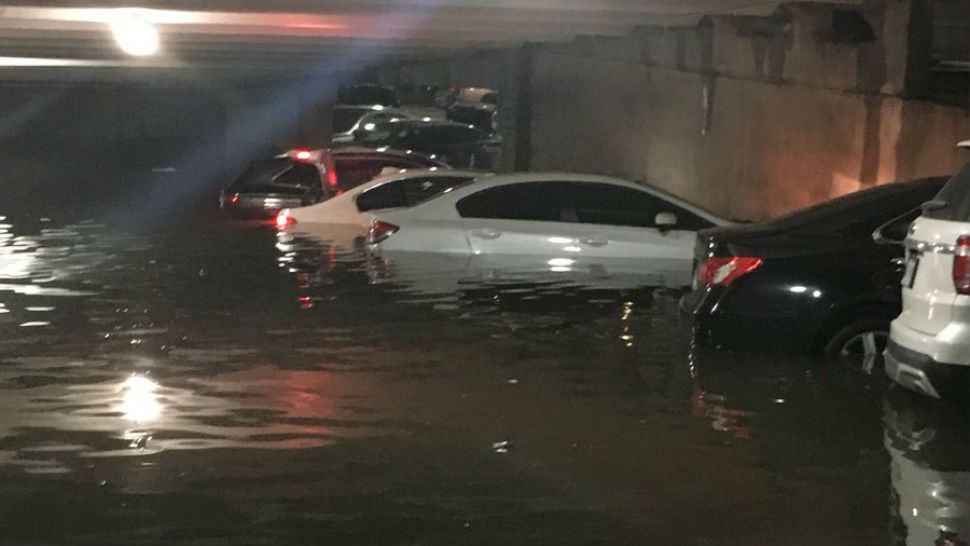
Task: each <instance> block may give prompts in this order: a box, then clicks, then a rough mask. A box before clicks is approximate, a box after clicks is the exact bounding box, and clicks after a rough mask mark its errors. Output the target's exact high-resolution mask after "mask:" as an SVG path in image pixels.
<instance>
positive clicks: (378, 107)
mask: <svg viewBox="0 0 970 546" xmlns="http://www.w3.org/2000/svg"><path fill="white" fill-rule="evenodd" d="M333 109H334V110H371V111H374V112H394V113H395V114H404V112H402V111H401V110H399V109H398V108H395V107H393V106H384V105H383V104H337V105H335V106H334V107H333Z"/></svg>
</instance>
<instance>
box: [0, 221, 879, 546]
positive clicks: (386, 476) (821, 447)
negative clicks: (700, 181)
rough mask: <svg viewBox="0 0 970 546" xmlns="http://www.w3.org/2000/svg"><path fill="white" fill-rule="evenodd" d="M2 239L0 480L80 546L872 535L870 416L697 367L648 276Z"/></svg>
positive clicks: (758, 377) (795, 369) (276, 241)
mask: <svg viewBox="0 0 970 546" xmlns="http://www.w3.org/2000/svg"><path fill="white" fill-rule="evenodd" d="M5 222H6V224H7V225H6V226H5V227H3V228H2V230H3V231H2V232H0V336H2V340H3V341H2V344H0V478H2V479H5V483H9V484H18V485H17V487H19V488H21V489H17V491H19V490H24V491H32V490H33V489H32V488H35V487H40V485H38V484H47V482H38V481H36V480H42V479H46V478H50V479H54V478H55V477H60V478H63V479H67V477H70V479H71V480H73V481H72V482H70V483H73V484H74V485H72V486H71V487H67V486H65V487H64V489H61V490H58V491H59V492H60V493H61V494H70V495H80V496H79V497H72V498H75V499H80V501H81V502H82V503H87V504H90V505H91V506H93V507H96V508H97V509H96V510H94V511H93V512H92V513H91V514H89V516H88V518H87V519H88V520H90V522H83V521H82V522H80V523H79V522H74V523H68V524H65V525H66V527H64V528H65V529H74V530H75V531H76V532H78V533H81V532H84V533H88V534H87V535H85V536H101V537H103V536H112V535H110V533H111V532H114V531H116V530H117V529H119V528H139V526H142V527H143V528H144V529H155V531H153V532H158V530H157V528H155V527H152V526H154V525H157V522H156V521H155V518H154V515H155V514H156V513H161V512H164V511H165V510H168V512H165V513H172V511H173V510H174V511H175V512H178V513H179V514H180V516H179V517H181V518H185V519H182V520H178V521H171V522H168V523H167V525H171V526H173V527H172V528H173V529H174V528H179V526H181V528H182V529H183V530H184V529H189V530H191V529H199V528H208V527H205V526H206V525H209V526H211V525H216V524H214V523H211V522H213V521H215V522H218V526H217V527H216V531H215V532H216V534H217V535H219V536H235V537H236V538H239V537H240V536H241V537H246V539H247V540H248V539H252V540H256V538H257V537H258V538H260V539H265V540H266V541H270V539H271V538H274V537H275V538H279V537H281V536H288V537H292V536H293V535H290V534H289V533H296V532H302V531H295V530H294V529H309V530H312V534H311V535H305V536H302V538H307V536H323V534H326V535H327V536H338V537H343V543H348V544H349V543H356V542H379V540H377V539H378V538H387V536H388V535H386V534H381V533H386V531H375V530H374V529H383V527H382V526H381V525H377V524H376V523H375V522H386V521H392V522H393V521H402V520H407V521H421V522H422V523H421V525H420V526H419V528H418V529H417V530H413V529H412V530H411V531H401V530H400V529H397V528H396V527H394V525H393V524H390V525H391V527H392V528H394V530H395V532H393V533H391V534H392V535H394V536H395V537H398V535H399V534H400V533H404V534H403V535H401V536H404V537H405V538H407V540H406V541H405V542H410V543H424V542H435V540H430V541H429V540H427V538H428V536H432V537H437V539H438V543H446V542H454V539H455V537H456V536H461V535H455V534H454V533H455V529H460V530H462V532H468V531H465V530H466V529H469V528H470V529H473V530H477V529H482V528H489V527H490V526H491V525H492V524H491V523H489V522H497V523H494V525H495V526H494V527H492V528H491V531H490V532H492V533H495V534H493V535H491V538H492V539H494V540H487V539H485V538H483V539H482V540H481V541H480V542H482V543H508V540H504V539H505V538H508V536H507V535H502V534H500V533H497V531H496V530H495V529H498V528H513V529H520V530H522V529H530V531H529V533H531V534H526V535H523V536H527V537H530V539H529V540H528V541H527V542H532V543H534V542H546V543H575V541H573V542H570V541H572V540H573V539H574V538H575V537H577V536H579V537H594V538H595V537H600V538H603V537H606V538H604V539H603V540H602V541H600V542H609V543H627V544H640V543H644V542H645V541H647V542H650V541H649V540H648V539H656V540H653V542H655V543H671V541H669V540H667V541H664V540H662V539H663V538H664V537H669V535H668V534H667V533H668V532H669V531H668V530H669V529H680V530H681V532H682V533H685V535H684V536H682V537H681V538H683V539H684V540H675V541H673V542H677V543H685V544H692V543H784V540H783V539H784V538H785V537H790V536H791V535H790V532H789V531H790V528H789V527H788V524H787V523H786V522H792V521H795V522H797V524H798V525H806V526H807V525H811V526H813V528H815V529H816V535H815V537H814V538H818V539H819V543H836V542H837V543H843V544H849V543H854V544H872V543H877V542H880V541H881V538H883V535H882V534H880V533H883V532H884V529H885V528H886V527H887V526H886V522H885V514H886V513H887V510H886V506H887V503H888V502H889V500H888V499H887V498H886V497H887V495H886V492H887V491H888V490H889V489H890V488H889V485H888V482H889V476H888V470H887V468H888V463H887V459H888V455H887V452H886V450H885V449H883V445H882V427H881V426H880V419H881V417H882V416H881V410H880V407H879V404H878V400H879V398H880V396H881V395H880V393H879V392H878V391H877V390H876V389H874V388H870V386H869V385H868V384H866V383H865V382H863V381H862V380H860V379H859V378H855V376H852V377H853V378H849V379H847V378H846V376H843V375H840V374H839V373H838V372H837V371H834V370H820V369H819V368H818V367H817V366H816V365H814V364H813V363H811V362H806V361H799V360H794V361H787V360H779V359H776V358H748V357H740V356H737V355H723V354H713V355H707V354H701V353H690V352H689V350H688V349H689V343H688V342H689V332H688V331H687V330H686V329H685V328H684V325H683V324H682V323H681V322H680V319H679V318H678V315H677V311H676V296H677V293H676V292H675V291H673V290H671V289H669V288H664V287H659V288H658V284H661V283H658V282H657V281H658V278H657V277H656V276H655V275H652V274H650V273H648V272H645V273H644V274H643V275H634V274H629V273H627V274H624V275H614V274H610V272H608V271H605V270H600V269H597V270H593V269H582V268H576V267H572V265H568V266H567V265H565V262H556V263H555V264H550V263H544V264H538V265H536V264H530V263H527V262H520V263H516V264H513V267H508V268H502V267H498V266H496V264H495V263H489V262H482V261H472V260H468V259H467V258H454V257H451V258H449V257H441V256H433V255H425V256H411V257H401V256H383V257H381V258H380V259H374V257H372V256H369V255H368V254H367V252H366V251H365V249H364V247H363V246H362V245H361V242H360V240H359V237H358V236H357V235H354V234H335V235H334V236H333V238H332V239H330V240H321V239H318V238H309V237H299V236H292V235H288V234H277V233H276V232H275V231H272V230H268V229H263V228H252V227H246V226H242V227H240V226H232V225H223V224H216V223H205V224H202V225H198V224H192V225H191V226H183V227H177V226H176V227H170V228H168V229H165V230H157V229H156V230H148V231H150V233H147V234H144V233H141V234H139V233H118V232H114V231H112V230H111V229H108V228H106V227H104V226H100V225H97V224H95V223H92V222H78V223H75V224H70V225H68V226H66V227H57V226H55V225H53V224H54V223H55V222H39V221H38V222H35V223H33V224H32V225H30V226H26V227H21V226H19V224H17V223H15V222H13V221H10V220H7V221H5ZM537 268H538V269H537ZM543 268H544V269H543ZM556 268H562V269H568V270H569V271H565V270H556ZM25 323H38V324H36V325H35V326H32V327H29V328H28V327H21V326H20V325H22V324H25ZM40 323H43V324H40ZM777 400H784V401H785V402H784V403H783V404H780V403H778V402H777ZM890 453H892V452H890ZM893 457H895V454H893ZM860 468H867V469H874V470H873V474H872V476H871V477H867V478H865V479H863V478H859V477H858V475H859V469H860ZM102 482H103V485H102ZM57 483H60V482H57ZM65 483H66V482H65ZM45 486H46V485H45ZM11 487H13V486H12V485H11ZM95 491H99V492H100V493H98V494H94V492H95ZM105 491H111V492H113V493H112V495H117V496H109V495H107V493H105ZM208 491H215V493H213V494H214V495H216V498H218V499H219V502H212V497H201V498H200V497H199V495H203V496H204V495H206V494H208V493H207V492H208ZM143 493H150V494H152V495H154V496H153V497H152V499H156V500H150V501H149V500H145V499H141V500H137V502H139V503H142V504H140V505H139V506H141V508H140V509H139V510H140V511H133V512H131V513H128V512H126V511H125V510H123V509H119V508H118V506H121V504H122V503H129V502H136V500H135V499H134V498H133V497H131V495H135V494H143ZM170 493H171V494H175V493H177V494H179V495H183V496H185V495H188V496H190V497H191V498H192V499H193V503H189V504H191V506H196V507H198V506H211V507H210V508H205V509H202V508H197V510H198V511H199V514H198V516H195V515H193V514H189V513H187V512H180V511H179V508H178V507H180V506H182V503H183V501H184V498H183V497H178V498H175V499H174V500H173V499H169V498H168V497H166V496H165V495H168V494H170ZM9 495H14V493H9ZM99 495H100V496H99ZM11 498H14V497H11ZM180 499H181V500H180ZM253 499H259V500H258V501H256V500H253ZM21 500H23V499H21ZM48 501H49V502H53V501H50V500H49V499H48ZM101 503H108V504H101ZM157 503H162V504H164V506H162V504H157ZM165 503H169V504H165ZM0 504H2V503H0ZM14 504H16V503H12V502H11V503H10V505H11V506H12V505H14ZM22 504H24V505H28V504H29V503H26V502H24V503H22ZM223 505H224V506H225V507H226V509H227V510H234V511H237V512H238V513H234V514H233V515H232V516H231V517H230V516H229V515H226V514H224V513H222V512H218V510H220V509H221V508H219V506H223ZM766 505H770V506H772V507H773V508H772V509H771V510H768V509H767V508H766ZM819 505H823V506H826V507H827V508H826V510H827V511H828V512H827V513H838V514H841V515H842V516H840V518H834V519H828V518H826V517H822V516H819V515H818V512H817V507H818V506H819ZM173 506H175V507H176V508H173ZM213 511H215V512H213ZM697 513H704V514H707V518H705V520H706V521H698V520H697V518H696V517H695V516H694V515H693V514H697ZM18 514H19V515H18ZM240 514H241V515H240ZM361 514H364V515H361ZM3 515H6V516H7V520H13V521H16V520H17V519H18V518H22V517H23V514H20V513H19V512H17V511H16V510H14V509H8V511H7V513H6V514H0V516H3ZM843 516H844V517H843ZM196 517H197V518H198V519H194V518H196ZM519 517H521V518H522V519H521V520H519V519H517V518H519ZM880 518H881V519H880ZM81 519H84V518H81ZM255 520H259V521H261V522H263V524H264V525H265V529H264V528H260V529H262V530H259V531H256V530H254V529H252V528H251V527H247V523H246V522H249V521H255ZM294 521H296V522H297V524H296V525H294ZM91 522H102V523H103V527H99V528H98V529H101V531H100V532H102V533H103V534H102V535H98V531H97V529H94V530H92V528H90V527H87V526H89V525H93V523H91ZM335 522H340V524H339V525H338V523H335ZM465 523H468V524H469V527H465ZM72 526H73V527H72ZM301 526H303V527H301ZM438 526H441V527H440V528H438ZM452 527H454V528H452ZM847 527H849V528H851V532H850V533H848V534H847V531H846V528H847ZM40 528H41V527H37V528H33V527H29V526H27V524H26V523H25V524H24V527H23V529H24V534H22V535H21V536H25V537H36V536H46V535H41V534H38V533H40V531H39V530H38V529H40ZM28 531H29V532H28ZM63 532H65V533H67V532H68V531H63ZM145 532H149V531H145ZM306 532H308V533H309V532H310V531H306ZM341 532H343V533H347V534H346V535H340V533H341ZM523 532H524V531H523ZM31 533H35V534H31ZM91 533H94V534H91ZM232 533H238V534H237V535H232ZM261 533H263V534H261ZM355 533H356V534H355ZM65 536H66V535H65ZM847 536H850V538H848V539H847V538H846V537H847ZM361 537H367V539H362V538H361ZM725 537H727V540H724V541H723V542H718V541H719V540H722V539H725ZM54 538H55V539H56V538H64V537H63V536H61V535H56V536H55V537H54ZM156 538H157V537H156ZM532 538H535V539H536V540H535V541H533V540H531V539H532ZM370 539H374V540H370ZM874 539H877V540H874ZM591 541H592V542H596V540H592V539H591ZM52 542H57V540H52ZM580 542H583V541H580Z"/></svg>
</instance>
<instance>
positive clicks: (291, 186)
mask: <svg viewBox="0 0 970 546" xmlns="http://www.w3.org/2000/svg"><path fill="white" fill-rule="evenodd" d="M319 183H320V175H319V172H318V171H317V168H316V167H314V166H313V165H307V164H305V163H294V162H292V161H290V160H289V159H285V158H278V159H267V160H264V161H257V162H255V163H252V164H251V165H250V166H249V168H248V169H246V172H244V173H243V174H242V175H240V176H239V178H237V179H236V181H235V182H233V183H232V185H231V186H230V189H231V190H233V191H236V192H245V193H288V194H300V193H303V192H305V191H306V190H307V189H309V188H310V187H312V186H313V185H314V184H319Z"/></svg>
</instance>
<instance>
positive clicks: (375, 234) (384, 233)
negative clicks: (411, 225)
mask: <svg viewBox="0 0 970 546" xmlns="http://www.w3.org/2000/svg"><path fill="white" fill-rule="evenodd" d="M399 229H401V228H399V227H397V226H395V225H394V224H389V223H387V222H382V221H380V220H375V221H374V223H373V224H371V226H370V235H369V236H368V237H367V240H368V241H369V242H371V243H379V242H381V241H383V240H384V239H387V238H388V237H390V236H391V235H392V234H393V233H395V232H396V231H397V230H399Z"/></svg>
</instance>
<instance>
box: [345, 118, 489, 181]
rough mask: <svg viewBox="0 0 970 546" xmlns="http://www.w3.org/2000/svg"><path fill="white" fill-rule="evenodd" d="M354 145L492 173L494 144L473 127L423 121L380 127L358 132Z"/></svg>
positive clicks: (386, 124) (437, 121)
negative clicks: (387, 149) (414, 153)
mask: <svg viewBox="0 0 970 546" xmlns="http://www.w3.org/2000/svg"><path fill="white" fill-rule="evenodd" d="M354 144H355V145H357V146H366V147H369V148H384V147H388V148H396V149H398V150H410V151H412V152H417V153H420V154H424V155H426V156H428V157H430V158H431V159H436V160H439V161H443V162H445V163H447V164H448V165H451V166H452V167H455V168H465V169H489V168H491V166H492V159H491V152H490V147H491V146H492V145H493V144H494V142H493V141H492V140H491V139H490V137H489V135H488V134H487V133H485V132H484V131H482V130H480V129H478V128H476V127H474V126H472V125H466V124H461V123H453V122H450V121H442V120H431V119H429V118H424V119H421V120H397V121H390V122H387V123H379V124H377V125H376V126H375V127H374V128H373V129H371V130H369V131H359V132H358V133H357V134H356V135H355V136H354Z"/></svg>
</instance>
